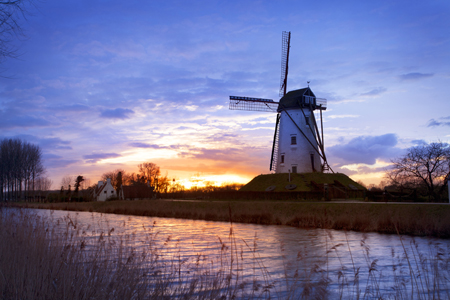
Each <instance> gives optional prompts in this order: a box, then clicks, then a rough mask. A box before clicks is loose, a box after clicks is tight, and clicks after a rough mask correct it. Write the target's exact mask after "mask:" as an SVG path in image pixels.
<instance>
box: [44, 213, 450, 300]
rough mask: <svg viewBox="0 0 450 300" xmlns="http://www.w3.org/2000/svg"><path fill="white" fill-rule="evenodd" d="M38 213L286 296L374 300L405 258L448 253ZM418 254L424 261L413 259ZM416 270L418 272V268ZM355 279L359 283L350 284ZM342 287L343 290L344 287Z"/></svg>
mask: <svg viewBox="0 0 450 300" xmlns="http://www.w3.org/2000/svg"><path fill="white" fill-rule="evenodd" d="M35 212H36V213H38V214H40V215H42V216H47V217H52V218H54V219H55V220H58V219H59V220H61V219H62V218H64V217H66V221H65V222H66V223H67V222H68V221H67V220H70V221H69V222H73V223H74V224H76V226H77V230H80V228H82V229H81V230H83V231H84V232H85V235H86V236H89V238H92V239H95V238H97V237H98V236H100V235H105V236H113V237H126V241H127V243H129V246H131V247H134V248H135V249H136V250H138V251H139V250H144V249H146V247H148V244H149V242H151V243H153V246H154V247H156V248H158V249H160V250H161V253H162V255H163V257H162V260H166V262H167V264H170V263H172V262H173V261H174V260H177V261H178V262H180V264H181V262H183V264H184V265H186V266H187V267H186V268H184V269H183V270H182V272H185V273H186V274H189V272H190V270H191V269H192V268H195V267H198V266H199V265H202V267H203V268H208V267H211V266H213V267H218V266H228V267H230V268H233V271H234V272H236V273H239V274H241V275H240V276H242V277H243V278H244V279H245V278H248V280H254V278H255V274H256V275H258V278H260V279H259V280H260V281H261V283H260V285H261V286H264V285H268V284H271V285H273V288H274V289H276V290H277V291H279V292H280V293H279V294H278V295H287V293H289V287H290V286H294V285H299V281H301V283H300V285H301V284H307V283H308V281H309V283H313V284H320V283H321V282H322V281H323V283H324V284H326V286H327V289H329V291H330V292H331V295H339V294H341V293H342V294H344V295H346V294H353V295H354V294H355V293H361V295H365V296H366V297H367V298H371V297H374V298H377V297H379V295H378V294H379V293H387V294H389V293H392V291H393V288H392V287H393V285H394V284H395V282H393V278H399V277H395V276H397V275H398V274H400V275H401V276H403V277H400V278H403V279H404V280H406V281H408V280H410V278H411V269H410V268H409V266H408V260H407V259H411V260H414V259H415V260H416V262H417V261H421V259H426V258H427V257H429V258H431V257H432V256H433V251H435V250H433V249H435V248H432V247H430V245H431V244H432V245H439V246H440V247H441V250H443V251H445V257H448V253H449V252H448V249H449V247H450V241H448V240H439V239H435V238H432V239H431V238H414V239H413V238H411V237H402V239H400V238H399V237H398V236H396V235H386V234H377V233H358V232H343V231H336V230H324V229H309V230H305V229H298V228H293V227H288V226H267V225H253V224H233V225H232V226H231V224H230V223H226V222H211V221H200V220H184V219H169V218H153V217H139V216H123V215H111V214H100V213H89V212H76V213H75V212H64V211H54V212H50V211H46V210H37V211H35ZM67 216H68V217H67ZM63 223H64V222H60V223H59V224H60V226H61V230H63V229H64V228H65V225H63ZM224 249H225V250H227V251H229V252H228V253H230V251H231V256H230V255H229V256H223V255H221V253H222V251H223V250H224ZM420 253H422V254H423V257H422V258H420V257H415V255H417V256H419V254H420ZM233 255H234V256H233ZM232 262H233V263H232ZM213 263H214V264H213ZM447 263H448V262H447ZM188 265H189V266H188ZM180 272H181V270H180ZM416 272H417V273H416V276H420V274H419V273H420V270H419V267H417V270H416ZM186 274H185V275H186ZM329 278H333V281H332V282H330V281H329ZM356 278H357V279H359V280H357V281H355V279H356ZM343 288H345V289H346V290H345V291H342V289H343ZM446 288H447V287H445V290H446ZM366 293H369V294H366Z"/></svg>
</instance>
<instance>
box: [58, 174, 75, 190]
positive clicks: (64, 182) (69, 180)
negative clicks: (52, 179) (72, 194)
mask: <svg viewBox="0 0 450 300" xmlns="http://www.w3.org/2000/svg"><path fill="white" fill-rule="evenodd" d="M74 180H75V179H74V178H73V176H71V175H66V176H64V177H63V178H62V179H61V187H62V188H63V189H64V190H68V189H69V186H71V185H73V183H74Z"/></svg>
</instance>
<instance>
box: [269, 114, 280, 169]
mask: <svg viewBox="0 0 450 300" xmlns="http://www.w3.org/2000/svg"><path fill="white" fill-rule="evenodd" d="M279 124H280V114H277V122H276V123H275V133H274V134H273V145H272V157H271V158H270V171H274V172H275V171H276V167H277V162H278V138H279V135H280V133H279V131H280V126H278V125H279Z"/></svg>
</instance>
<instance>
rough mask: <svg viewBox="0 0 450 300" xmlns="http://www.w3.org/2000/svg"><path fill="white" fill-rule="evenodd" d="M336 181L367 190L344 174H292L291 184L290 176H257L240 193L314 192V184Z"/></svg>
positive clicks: (285, 174)
mask: <svg viewBox="0 0 450 300" xmlns="http://www.w3.org/2000/svg"><path fill="white" fill-rule="evenodd" d="M335 181H337V182H339V183H340V184H342V185H343V186H345V187H347V188H351V189H358V190H364V189H365V188H364V187H363V186H361V185H359V184H358V183H356V182H355V181H353V180H352V179H351V178H350V177H348V176H347V175H345V174H342V173H335V174H332V173H295V174H293V173H291V182H289V174H287V173H280V174H264V175H259V176H256V177H255V178H253V179H252V181H250V182H249V183H247V184H246V185H245V186H243V187H242V188H241V189H240V191H248V192H250V191H254V192H263V191H266V190H267V189H268V188H269V187H270V188H269V189H271V190H272V191H275V192H288V191H293V192H298V191H313V190H314V183H316V184H318V185H322V186H323V184H324V183H326V184H329V185H331V184H336V183H335ZM288 185H291V186H290V187H291V188H292V187H293V186H292V185H296V187H295V188H292V189H286V186H288Z"/></svg>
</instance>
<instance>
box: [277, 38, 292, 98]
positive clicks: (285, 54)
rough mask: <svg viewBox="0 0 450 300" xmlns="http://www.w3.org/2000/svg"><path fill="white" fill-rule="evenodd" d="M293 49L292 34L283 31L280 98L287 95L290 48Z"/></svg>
mask: <svg viewBox="0 0 450 300" xmlns="http://www.w3.org/2000/svg"><path fill="white" fill-rule="evenodd" d="M290 47H291V32H290V31H289V32H288V31H283V36H282V38H281V83H280V97H283V96H284V95H286V88H287V77H288V71H289V48H290Z"/></svg>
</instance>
